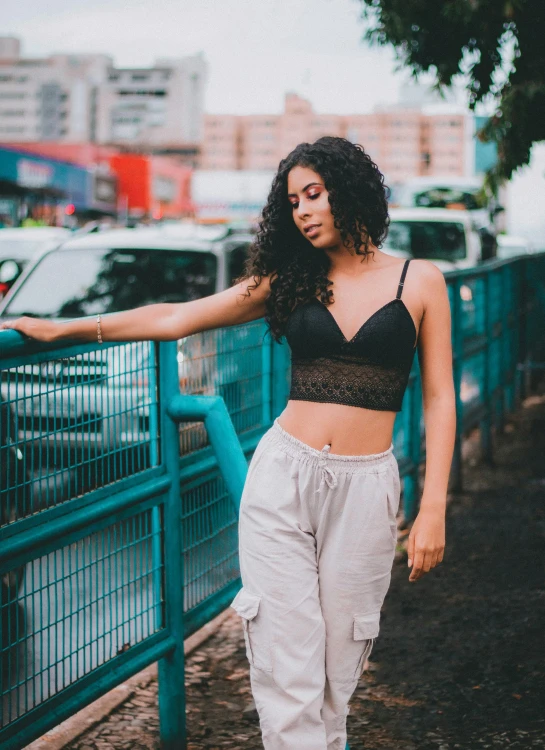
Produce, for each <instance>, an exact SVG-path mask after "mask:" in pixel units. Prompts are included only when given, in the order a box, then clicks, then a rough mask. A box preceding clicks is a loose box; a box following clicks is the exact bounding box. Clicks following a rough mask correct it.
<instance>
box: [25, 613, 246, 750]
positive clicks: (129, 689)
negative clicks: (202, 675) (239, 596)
mask: <svg viewBox="0 0 545 750" xmlns="http://www.w3.org/2000/svg"><path fill="white" fill-rule="evenodd" d="M231 611H232V610H230V608H229V607H227V609H224V610H223V612H220V614H219V615H218V616H217V617H215V618H214V619H213V620H211V621H210V622H207V623H206V625H204V626H203V627H202V628H201V629H200V630H197V632H196V633H193V635H190V636H189V638H187V639H186V640H185V642H184V654H185V655H186V656H188V655H189V654H191V653H192V652H193V651H195V649H197V648H199V646H201V644H203V643H204V642H205V641H206V640H208V638H210V636H211V635H213V634H214V633H215V632H216V631H217V630H218V628H219V627H220V625H221V624H222V623H223V622H224V620H226V619H227V617H228V616H229V614H230V613H231ZM156 678H157V664H151V665H150V666H149V667H146V669H143V670H142V671H141V672H139V673H138V674H135V675H134V677H131V678H130V679H129V680H126V681H125V682H123V683H121V685H118V686H117V687H115V688H113V690H110V691H109V692H108V693H106V695H103V696H102V697H101V698H99V699H98V700H96V701H94V702H93V703H91V704H90V705H89V706H86V707H85V708H82V709H81V711H78V713H77V714H74V715H73V716H71V717H70V718H69V719H67V720H66V721H63V722H62V724H59V725H58V726H56V727H55V728H54V729H51V731H49V732H46V734H44V735H43V736H42V737H40V738H39V739H37V740H35V741H34V742H32V743H31V744H30V745H27V746H26V748H25V750H62V748H64V747H65V746H66V745H68V744H69V743H70V742H73V741H74V740H75V739H77V738H78V737H79V736H81V735H82V734H83V733H84V732H86V731H87V730H88V729H90V728H91V727H93V726H94V725H95V724H98V723H100V722H101V721H102V720H103V719H105V718H106V716H108V715H109V714H111V713H112V711H115V709H116V708H117V707H118V706H120V705H121V704H122V703H124V702H125V701H126V700H128V699H129V698H130V697H131V696H132V695H133V694H134V693H135V692H136V690H138V689H139V688H143V687H146V685H148V684H149V683H150V682H151V681H152V680H154V679H156Z"/></svg>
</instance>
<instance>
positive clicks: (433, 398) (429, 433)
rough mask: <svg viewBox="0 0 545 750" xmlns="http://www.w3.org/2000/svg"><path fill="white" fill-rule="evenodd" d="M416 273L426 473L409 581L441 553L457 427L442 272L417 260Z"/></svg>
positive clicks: (410, 555) (414, 529)
mask: <svg viewBox="0 0 545 750" xmlns="http://www.w3.org/2000/svg"><path fill="white" fill-rule="evenodd" d="M416 263H417V264H418V267H419V273H420V275H421V286H420V288H421V289H423V290H424V292H423V298H422V303H423V316H422V321H421V323H420V329H419V334H418V359H419V363H420V374H421V380H422V398H423V405H424V424H425V428H426V474H425V480H424V491H423V493H422V498H421V500H420V509H419V512H418V515H417V517H416V519H415V521H414V523H413V525H412V528H411V532H410V534H409V542H408V550H407V551H408V558H409V559H408V564H409V567H411V566H412V570H411V574H410V576H409V581H417V580H418V579H419V578H421V577H422V576H423V575H424V573H428V572H429V571H430V570H431V569H432V568H434V567H435V566H436V565H437V564H438V563H440V562H441V561H442V559H443V553H444V549H445V510H446V499H447V487H448V480H449V475H450V467H451V463H452V454H453V451H454V437H455V433H456V404H455V397H454V379H453V374H452V344H451V316H450V303H449V298H448V291H447V285H446V282H445V278H444V276H443V274H442V272H441V271H440V270H439V269H438V268H437V267H436V266H434V265H433V264H432V263H430V262H428V261H416Z"/></svg>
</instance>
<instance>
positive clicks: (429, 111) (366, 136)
mask: <svg viewBox="0 0 545 750" xmlns="http://www.w3.org/2000/svg"><path fill="white" fill-rule="evenodd" d="M473 130H474V127H473V118H471V117H470V116H469V115H467V114H466V113H465V112H461V111H459V110H458V111H457V110H456V109H455V108H454V107H450V111H447V112H445V109H444V108H441V107H435V108H434V107H433V106H430V105H423V106H422V107H421V108H415V107H410V106H405V107H397V108H387V109H384V110H378V111H376V112H373V113H370V114H362V115H325V114H317V113H316V112H314V110H313V108H312V105H311V104H310V102H308V101H307V100H305V99H303V98H302V97H299V96H297V94H294V93H289V94H287V95H286V98H285V106H284V112H283V113H282V114H280V115H241V116H237V115H205V117H204V137H203V144H202V156H201V167H202V168H203V169H216V170H217V169H219V170H221V169H247V170H255V169H268V170H275V169H276V168H277V167H278V163H279V161H280V160H281V159H282V158H283V157H284V156H286V154H288V153H289V151H291V150H292V149H293V148H294V147H295V146H296V145H297V144H298V143H301V142H304V141H309V142H312V141H314V140H316V139H317V138H319V137H321V136H323V135H336V136H342V137H344V138H348V140H350V141H352V142H353V143H360V144H362V145H363V146H364V148H365V149H366V151H367V152H368V153H369V154H370V155H371V156H372V158H373V159H374V160H375V161H376V162H377V164H378V165H379V167H380V169H381V170H382V171H383V172H384V173H385V174H386V176H387V179H388V180H389V181H391V182H403V181H404V180H407V179H410V178H411V177H415V176H419V175H430V176H434V175H441V176H446V175H449V176H465V175H467V174H469V173H470V172H471V170H472V168H473V163H472V160H471V158H470V155H469V150H468V139H470V138H473Z"/></svg>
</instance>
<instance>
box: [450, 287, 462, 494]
mask: <svg viewBox="0 0 545 750" xmlns="http://www.w3.org/2000/svg"><path fill="white" fill-rule="evenodd" d="M460 286H461V281H460V279H459V278H458V279H456V280H455V281H454V283H453V285H452V289H453V300H452V334H453V336H452V339H453V340H452V354H453V363H452V366H453V367H452V369H453V378H454V396H455V399H456V436H455V439H454V454H453V459H452V475H453V481H452V488H453V490H454V491H456V492H460V491H461V489H462V433H463V404H462V398H461V384H462V366H463V359H462V357H463V346H464V337H463V330H462V310H461V305H460Z"/></svg>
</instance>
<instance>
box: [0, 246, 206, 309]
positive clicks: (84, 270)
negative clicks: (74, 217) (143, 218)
mask: <svg viewBox="0 0 545 750" xmlns="http://www.w3.org/2000/svg"><path fill="white" fill-rule="evenodd" d="M216 265H217V261H216V256H215V255H214V254H213V253H207V252H196V251H191V250H143V249H132V248H131V249H115V250H112V249H106V248H103V249H99V248H96V249H95V248H93V249H78V250H74V249H62V250H55V251H53V252H51V253H48V254H47V255H46V256H44V257H43V258H42V260H41V261H40V262H39V263H38V265H37V266H36V267H35V268H34V269H33V270H32V273H31V274H30V275H29V276H28V277H27V278H26V279H25V281H24V283H23V284H22V286H21V287H20V289H19V290H18V291H17V292H15V293H14V294H13V297H12V298H11V301H10V303H9V304H8V306H7V308H6V309H5V310H4V315H9V316H19V315H37V316H39V317H50V318H77V317H82V316H85V315H93V314H96V313H111V312H118V311H120V310H127V309H130V308H133V307H138V306H141V305H149V304H153V303H155V302H187V301H190V300H193V299H198V298H200V297H205V296H207V295H209V294H213V293H214V291H215V286H216Z"/></svg>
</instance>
